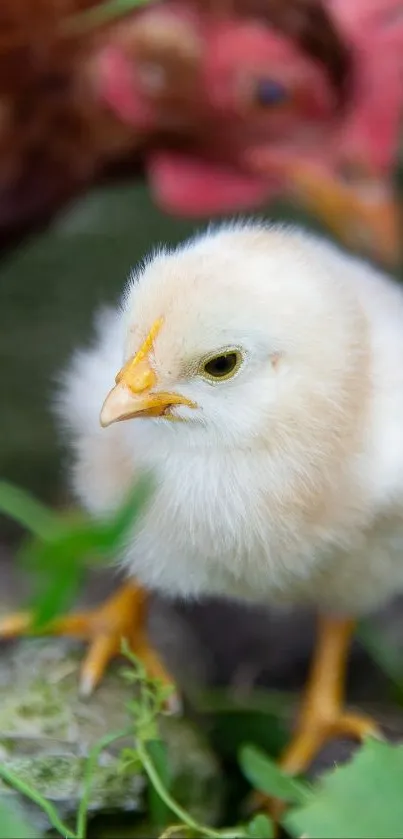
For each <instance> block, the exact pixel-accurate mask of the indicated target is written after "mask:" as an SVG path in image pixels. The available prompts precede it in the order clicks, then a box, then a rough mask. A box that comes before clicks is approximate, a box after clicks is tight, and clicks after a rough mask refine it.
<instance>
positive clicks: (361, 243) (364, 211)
mask: <svg viewBox="0 0 403 839" xmlns="http://www.w3.org/2000/svg"><path fill="white" fill-rule="evenodd" d="M291 192H293V193H294V195H295V197H296V198H297V199H298V200H299V201H300V202H301V203H302V204H304V205H305V207H306V208H307V209H308V210H311V211H312V212H313V213H314V214H316V215H317V216H318V218H320V219H321V220H322V221H323V222H324V223H325V224H326V225H327V226H328V227H329V229H330V230H331V232H332V233H333V234H334V235H335V236H336V237H338V238H339V239H340V241H341V242H343V243H344V244H345V245H346V246H347V247H352V248H358V249H359V250H361V251H364V252H366V253H367V255H368V256H369V257H372V258H374V259H377V260H379V261H381V262H383V263H384V264H385V265H388V266H390V267H394V266H396V265H397V264H398V261H399V258H400V237H399V211H398V206H397V202H396V201H395V200H394V198H393V195H392V193H391V191H389V188H388V187H386V186H384V185H383V184H381V183H380V182H379V183H376V182H374V184H373V186H372V188H371V187H370V188H368V190H364V191H361V190H360V189H359V188H354V186H353V185H349V184H344V183H343V182H342V181H341V180H338V179H337V178H336V177H332V176H331V175H328V176H327V177H326V176H325V175H324V174H323V173H321V172H320V170H318V171H317V172H315V171H314V170H310V169H309V168H307V169H305V170H304V167H303V166H301V168H300V169H297V168H295V170H294V172H293V178H292V181H291Z"/></svg>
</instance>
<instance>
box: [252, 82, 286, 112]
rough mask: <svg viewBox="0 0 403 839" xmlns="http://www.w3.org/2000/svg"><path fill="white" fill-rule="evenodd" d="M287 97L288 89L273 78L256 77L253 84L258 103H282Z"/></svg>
mask: <svg viewBox="0 0 403 839" xmlns="http://www.w3.org/2000/svg"><path fill="white" fill-rule="evenodd" d="M287 99H288V90H287V88H286V87H285V86H284V85H283V84H282V83H281V82H277V81H276V80H275V79H258V81H257V82H256V86H255V100H256V102H257V104H258V105H262V106H269V105H282V104H283V102H285V101H286V100H287Z"/></svg>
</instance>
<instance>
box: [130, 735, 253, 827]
mask: <svg viewBox="0 0 403 839" xmlns="http://www.w3.org/2000/svg"><path fill="white" fill-rule="evenodd" d="M136 751H137V754H138V757H139V758H140V760H141V763H142V765H143V768H144V771H145V772H146V774H147V776H148V778H149V780H150V781H151V783H152V785H153V787H154V789H155V790H156V791H157V793H158V795H159V796H160V798H161V799H162V801H163V802H164V804H166V806H167V807H169V809H170V810H171V811H172V813H175V815H176V816H178V819H180V820H181V822H183V823H184V824H186V825H187V826H188V827H190V828H191V830H194V831H195V832H196V833H200V834H201V835H202V836H207V837H209V839H218V837H220V839H224V837H225V839H239V837H243V836H245V833H244V832H243V831H242V830H240V829H238V830H237V829H232V830H213V829H211V828H209V827H205V826H204V825H202V824H200V823H199V822H197V821H196V820H195V819H194V818H193V817H192V816H191V815H190V814H189V813H187V812H186V810H184V809H183V808H182V807H181V806H180V804H178V802H177V801H175V799H174V798H172V796H171V795H170V794H169V792H168V790H166V789H165V787H164V785H163V783H162V781H161V778H160V777H159V775H158V773H157V771H156V769H155V766H154V764H153V762H152V760H151V759H150V757H149V755H148V752H147V749H146V747H145V745H144V742H143V741H142V740H141V739H139V740H136Z"/></svg>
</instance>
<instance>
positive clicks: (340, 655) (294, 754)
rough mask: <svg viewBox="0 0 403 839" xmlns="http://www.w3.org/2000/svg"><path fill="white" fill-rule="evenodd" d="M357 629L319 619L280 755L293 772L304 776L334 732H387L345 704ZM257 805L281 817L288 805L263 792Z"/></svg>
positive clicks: (352, 734) (377, 734)
mask: <svg viewBox="0 0 403 839" xmlns="http://www.w3.org/2000/svg"><path fill="white" fill-rule="evenodd" d="M353 630H354V622H353V621H351V620H339V619H332V618H321V619H320V621H319V627H318V640H317V646H316V650H315V654H314V658H313V662H312V668H311V673H310V677H309V680H308V684H307V687H306V689H305V693H304V697H303V701H302V706H301V709H300V713H299V717H298V719H297V725H296V729H295V732H294V735H293V737H292V739H291V742H290V743H289V745H288V746H287V747H286V749H285V752H284V754H283V755H282V758H281V759H280V766H281V768H282V769H283V771H284V772H286V773H287V774H289V775H302V774H303V773H304V772H305V771H306V770H307V769H308V768H309V766H310V765H311V763H312V761H313V760H314V758H315V757H316V756H317V755H318V754H319V752H320V750H321V749H322V747H323V746H324V745H325V744H326V743H327V742H328V741H329V740H332V739H333V738H335V737H343V736H344V737H349V738H350V737H351V738H353V739H357V740H361V739H363V738H365V737H368V736H373V737H378V738H379V737H381V736H382V735H381V732H380V729H379V727H378V725H377V724H376V722H375V721H374V720H372V719H371V717H367V716H365V715H364V714H362V715H361V714H350V713H347V712H346V711H345V709H344V682H345V673H346V666H347V657H348V651H349V646H350V641H351V636H352V633H353ZM253 807H254V809H266V810H268V811H269V812H270V814H271V815H272V816H274V817H275V818H276V819H278V818H279V817H280V815H281V813H282V812H283V810H284V804H283V802H279V801H273V800H272V799H268V798H267V797H266V796H263V795H262V794H260V793H257V795H255V796H254V799H253Z"/></svg>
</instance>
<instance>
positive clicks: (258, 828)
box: [246, 813, 275, 839]
mask: <svg viewBox="0 0 403 839" xmlns="http://www.w3.org/2000/svg"><path fill="white" fill-rule="evenodd" d="M246 835H247V836H250V837H251V839H274V836H275V830H274V825H273V822H272V820H271V819H269V817H268V816H264V815H263V813H259V814H258V815H257V816H255V817H254V818H253V819H252V820H251V821H250V822H249V824H248V825H247V827H246Z"/></svg>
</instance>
